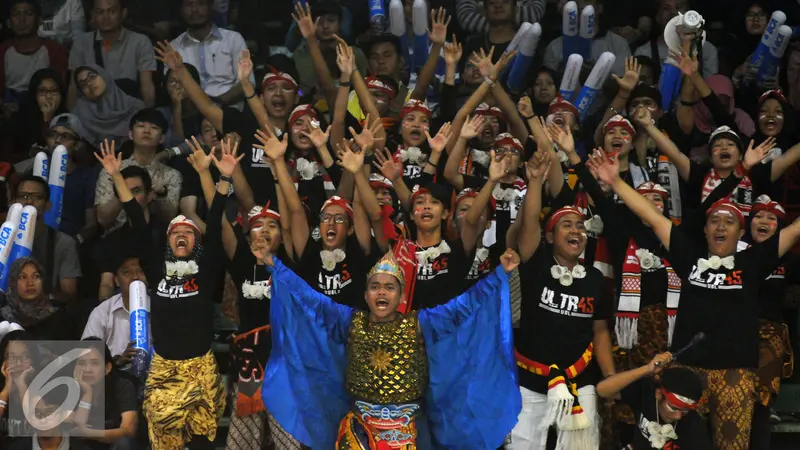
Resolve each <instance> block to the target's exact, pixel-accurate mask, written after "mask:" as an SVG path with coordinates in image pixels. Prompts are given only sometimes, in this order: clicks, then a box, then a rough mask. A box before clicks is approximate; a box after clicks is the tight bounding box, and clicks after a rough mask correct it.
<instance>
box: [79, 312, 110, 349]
mask: <svg viewBox="0 0 800 450" xmlns="http://www.w3.org/2000/svg"><path fill="white" fill-rule="evenodd" d="M100 306H102V304H100V305H99V306H97V307H96V308H95V309H93V310H92V313H91V314H89V320H87V321H86V327H85V328H84V329H83V335H82V336H81V339H86V338H88V337H99V338H100V339H102V340H103V342H105V340H106V327H104V326H103V312H102V311H101V310H100Z"/></svg>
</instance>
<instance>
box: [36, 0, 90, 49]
mask: <svg viewBox="0 0 800 450" xmlns="http://www.w3.org/2000/svg"><path fill="white" fill-rule="evenodd" d="M83 31H86V15H85V14H84V12H83V3H82V2H81V0H66V1H65V2H64V4H63V5H62V6H61V8H59V10H58V11H56V13H55V14H54V15H53V16H52V17H46V16H45V15H44V14H43V15H42V23H41V25H39V36H40V37H43V38H51V39H56V40H57V41H59V42H62V43H63V42H64V41H65V40H67V39H72V38H74V37H75V36H76V35H77V34H78V33H81V32H83Z"/></svg>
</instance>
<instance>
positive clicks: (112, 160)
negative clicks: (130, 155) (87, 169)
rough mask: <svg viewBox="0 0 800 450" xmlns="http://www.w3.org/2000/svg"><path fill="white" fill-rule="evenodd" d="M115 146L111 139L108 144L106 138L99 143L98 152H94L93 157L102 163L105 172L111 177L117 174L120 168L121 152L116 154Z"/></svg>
mask: <svg viewBox="0 0 800 450" xmlns="http://www.w3.org/2000/svg"><path fill="white" fill-rule="evenodd" d="M116 147H117V144H116V142H114V141H111V144H110V145H109V143H108V139H106V140H105V141H103V142H101V143H100V154H99V155H98V154H97V153H95V154H94V157H95V158H97V160H98V161H100V164H102V165H103V169H104V170H105V171H106V173H107V174H109V175H110V176H112V177H113V176H114V175H116V174H118V173H119V171H120V169H121V168H122V153H120V154H116Z"/></svg>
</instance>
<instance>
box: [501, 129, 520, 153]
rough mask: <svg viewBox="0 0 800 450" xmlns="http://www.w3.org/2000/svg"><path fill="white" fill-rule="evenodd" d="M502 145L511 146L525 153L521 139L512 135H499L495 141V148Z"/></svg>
mask: <svg viewBox="0 0 800 450" xmlns="http://www.w3.org/2000/svg"><path fill="white" fill-rule="evenodd" d="M501 145H510V146H512V147H514V148H516V149H517V150H519V152H520V153H522V151H523V147H522V143H521V142H520V141H519V139H517V138H515V137H514V136H512V135H511V133H500V134H498V135H497V137H496V138H495V140H494V147H495V148H497V147H500V146H501Z"/></svg>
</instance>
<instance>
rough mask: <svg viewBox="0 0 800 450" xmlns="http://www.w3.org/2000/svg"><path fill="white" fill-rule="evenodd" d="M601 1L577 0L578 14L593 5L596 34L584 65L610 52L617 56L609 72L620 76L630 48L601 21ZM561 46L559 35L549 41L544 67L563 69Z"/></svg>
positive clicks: (590, 63) (623, 71) (561, 39)
mask: <svg viewBox="0 0 800 450" xmlns="http://www.w3.org/2000/svg"><path fill="white" fill-rule="evenodd" d="M603 3H604V2H603V0H578V14H580V11H583V8H585V7H586V6H588V5H591V6H592V7H594V14H595V29H596V30H597V34H595V37H594V40H593V41H592V54H591V58H592V59H591V61H584V65H586V64H587V63H589V65H592V64H594V62H595V61H597V58H599V57H600V55H602V54H603V53H604V52H611V53H613V54H614V56H616V57H617V58H616V59H615V60H614V65H613V66H612V68H611V73H614V74H616V75H617V76H620V77H621V76H623V75H624V74H625V61H626V60H627V59H628V57H629V56H631V48H630V46H629V45H628V41H627V40H625V38H623V37H622V36H620V35H618V34H616V33H614V32H613V31H610V30H609V29H608V27H607V26H605V24H604V23H603V17H604V15H603ZM563 46H564V38H563V37H561V36H559V37H557V38H556V39H553V41H552V42H550V44H549V45H548V46H547V49H546V50H545V51H544V65H545V67H548V68H549V69H552V70H555V71H556V72H559V71H563V70H564V64H565V61H563V59H564V55H563V52H564V50H563ZM497 50H498V49H495V51H494V52H495V58H497Z"/></svg>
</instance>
